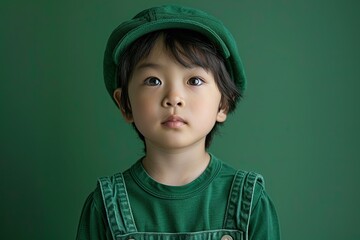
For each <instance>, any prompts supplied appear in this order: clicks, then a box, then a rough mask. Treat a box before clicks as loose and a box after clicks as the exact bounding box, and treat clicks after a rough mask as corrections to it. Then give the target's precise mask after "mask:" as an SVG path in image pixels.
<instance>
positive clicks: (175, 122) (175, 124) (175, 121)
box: [161, 115, 187, 128]
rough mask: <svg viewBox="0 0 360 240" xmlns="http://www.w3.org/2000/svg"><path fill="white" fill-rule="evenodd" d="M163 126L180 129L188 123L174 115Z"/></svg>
mask: <svg viewBox="0 0 360 240" xmlns="http://www.w3.org/2000/svg"><path fill="white" fill-rule="evenodd" d="M161 124H162V125H164V126H166V127H168V128H179V127H181V126H183V125H185V124H187V123H186V121H185V120H184V119H182V118H181V117H179V116H176V115H172V116H170V117H168V118H167V119H166V120H165V121H164V122H162V123H161Z"/></svg>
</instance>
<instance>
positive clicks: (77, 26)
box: [0, 0, 360, 240]
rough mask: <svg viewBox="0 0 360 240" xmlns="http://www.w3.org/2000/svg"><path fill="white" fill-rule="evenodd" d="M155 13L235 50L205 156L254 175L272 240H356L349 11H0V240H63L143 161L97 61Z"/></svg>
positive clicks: (359, 157)
mask: <svg viewBox="0 0 360 240" xmlns="http://www.w3.org/2000/svg"><path fill="white" fill-rule="evenodd" d="M164 3H180V4H183V5H187V6H192V7H197V8H201V9H203V10H205V11H207V12H209V13H211V14H212V15H215V16H217V17H218V18H220V19H222V21H223V22H224V23H225V25H226V26H227V27H228V28H229V29H230V31H231V32H232V33H233V35H234V36H235V38H236V39H237V42H238V47H239V51H240V55H241V57H242V59H243V61H244V65H245V68H246V73H247V77H248V88H247V90H246V93H245V98H244V100H243V102H241V103H240V104H239V107H238V108H237V111H236V113H235V114H232V115H231V116H230V117H229V118H228V121H227V123H226V124H225V127H223V128H222V129H221V134H220V135H219V136H217V137H216V138H215V141H214V143H213V145H212V147H211V152H213V153H214V154H215V155H217V156H218V157H220V158H221V159H222V160H224V161H226V162H228V163H229V164H231V165H233V166H234V167H236V168H240V169H244V170H254V171H257V172H260V173H261V174H263V175H264V177H265V179H266V188H267V191H268V192H269V194H270V195H271V197H272V199H273V201H274V203H275V205H276V207H277V210H278V214H279V218H280V222H281V229H282V239H284V240H285V239H288V240H301V239H324V240H325V239H334V240H335V239H360V231H359V229H358V225H359V223H360V222H359V214H360V210H359V202H360V189H359V170H360V166H359V165H360V164H359V161H360V153H359V143H360V137H359V136H360V127H359V123H360V107H359V103H360V95H359V89H360V67H359V65H360V46H359V42H360V15H359V11H360V2H359V1H355V0H353V1H351V0H344V1H334V0H328V1H325V0H313V1H300V0H294V1H279V0H275V1H250V0H237V1H236V0H233V1H230V0H223V1H209V0H203V1H200V0H199V1H160V0H158V1H155V0H154V1H146V0H142V1H140V0H137V1H135V0H134V1H120V0H117V1H114V0H87V1H80V0H78V1H40V0H35V1H25V0H13V1H10V0H5V1H2V3H1V8H0V20H1V21H0V28H1V31H0V34H1V39H0V41H1V44H0V50H1V54H0V60H1V62H0V69H1V71H0V74H1V75H0V77H1V79H0V107H1V109H0V110H1V117H0V140H1V147H0V149H1V150H0V158H1V159H0V160H1V166H0V169H1V170H0V171H1V174H0V176H1V179H0V180H1V181H0V184H1V185H0V187H1V196H0V203H1V204H0V218H1V227H0V228H1V231H0V232H1V239H53V240H57V239H59V240H60V239H74V238H75V235H76V229H77V224H78V221H79V217H80V213H81V208H82V206H83V203H84V201H85V199H86V197H87V195H88V194H89V193H90V191H92V190H93V189H94V188H95V186H96V179H97V177H99V176H104V175H111V174H113V173H115V172H118V171H123V170H125V169H126V168H128V167H129V166H130V165H131V164H132V163H133V162H135V161H136V160H137V159H138V158H139V157H141V156H142V145H141V143H140V141H139V140H138V139H137V137H136V134H135V133H134V131H133V130H132V128H131V127H130V126H129V125H127V124H126V123H125V122H124V121H123V119H122V117H121V115H120V113H119V111H118V110H117V108H116V107H115V105H114V104H113V102H112V101H111V99H110V97H109V95H108V94H107V92H106V90H105V86H104V83H103V77H102V57H103V51H104V48H105V44H106V41H107V38H108V36H109V34H110V33H111V31H112V30H113V29H114V28H115V27H116V26H117V25H118V24H119V23H120V22H122V21H124V20H127V19H129V18H131V17H132V16H134V15H135V14H136V13H137V12H139V11H140V10H142V9H144V8H147V7H151V6H155V5H161V4H164ZM194 217H195V216H194Z"/></svg>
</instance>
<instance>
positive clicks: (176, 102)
mask: <svg viewBox="0 0 360 240" xmlns="http://www.w3.org/2000/svg"><path fill="white" fill-rule="evenodd" d="M162 106H163V107H166V108H167V107H184V106H185V101H184V98H183V97H181V95H180V94H179V93H178V92H173V91H169V92H168V94H166V96H165V97H164V99H163V101H162Z"/></svg>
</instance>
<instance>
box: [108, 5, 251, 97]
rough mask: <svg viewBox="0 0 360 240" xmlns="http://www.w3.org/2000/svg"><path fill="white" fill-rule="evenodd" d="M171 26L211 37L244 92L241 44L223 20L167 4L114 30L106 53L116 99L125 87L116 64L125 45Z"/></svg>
mask: <svg viewBox="0 0 360 240" xmlns="http://www.w3.org/2000/svg"><path fill="white" fill-rule="evenodd" d="M171 28H176V29H189V30H193V31H196V32H199V33H201V34H203V35H205V36H206V37H208V38H209V39H210V41H212V42H213V43H214V44H215V45H216V46H217V47H218V49H219V50H220V52H221V54H222V55H223V57H224V59H225V65H226V68H227V70H228V72H229V74H230V76H231V78H232V79H233V80H234V81H235V83H236V85H237V86H238V87H239V89H240V92H243V91H244V90H245V85H246V78H245V71H244V67H243V64H242V62H241V59H240V56H239V52H238V49H237V45H236V42H235V39H234V37H233V36H232V35H231V33H230V31H229V30H228V29H227V28H226V27H225V26H224V25H223V23H222V22H221V21H220V20H218V19H217V18H215V17H213V16H211V15H210V14H208V13H206V12H204V11H201V10H198V9H194V8H189V7H183V6H177V5H164V6H160V7H152V8H149V9H146V10H143V11H142V12H140V13H138V14H137V15H136V16H135V17H134V18H132V19H131V20H128V21H125V22H123V23H121V24H120V25H119V26H118V27H117V28H116V29H115V30H114V31H113V32H112V33H111V35H110V37H109V39H108V42H107V45H106V49H105V53H104V62H103V73H104V80H105V85H106V89H107V91H108V92H109V94H110V96H111V98H112V99H113V93H114V90H115V89H116V88H118V87H121V86H118V81H117V79H116V68H117V65H118V62H119V58H120V57H121V55H122V54H123V52H124V51H125V49H126V48H127V47H129V46H130V45H131V43H133V42H134V41H135V40H136V39H137V38H139V37H141V36H143V35H145V34H147V33H150V32H154V31H157V30H163V29H171Z"/></svg>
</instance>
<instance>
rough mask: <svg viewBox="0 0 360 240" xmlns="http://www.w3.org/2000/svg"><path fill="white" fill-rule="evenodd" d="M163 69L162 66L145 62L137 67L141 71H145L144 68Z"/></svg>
mask: <svg viewBox="0 0 360 240" xmlns="http://www.w3.org/2000/svg"><path fill="white" fill-rule="evenodd" d="M161 67H163V66H162V65H160V64H157V63H152V62H144V63H141V64H139V65H138V66H136V68H137V70H141V69H144V68H155V69H159V68H161Z"/></svg>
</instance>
